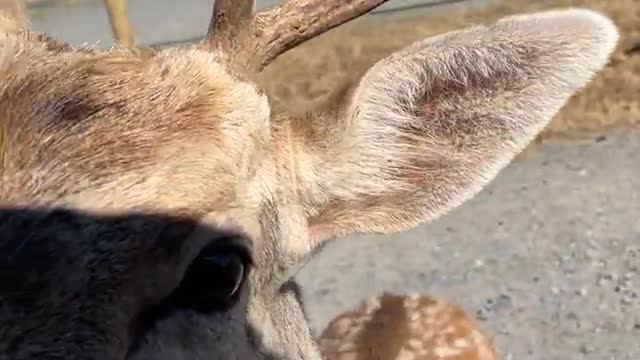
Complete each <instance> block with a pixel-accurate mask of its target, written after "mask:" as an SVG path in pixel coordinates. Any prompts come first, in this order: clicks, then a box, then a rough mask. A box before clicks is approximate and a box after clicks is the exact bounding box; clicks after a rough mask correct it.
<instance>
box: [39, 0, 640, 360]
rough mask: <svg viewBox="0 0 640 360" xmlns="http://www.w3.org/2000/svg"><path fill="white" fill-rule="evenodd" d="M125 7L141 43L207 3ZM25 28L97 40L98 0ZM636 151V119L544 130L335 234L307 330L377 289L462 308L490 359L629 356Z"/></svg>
mask: <svg viewBox="0 0 640 360" xmlns="http://www.w3.org/2000/svg"><path fill="white" fill-rule="evenodd" d="M482 1H483V0H474V3H475V4H478V3H482ZM272 2H273V1H272ZM428 2H433V1H428V0H424V1H419V0H418V1H402V0H397V1H391V2H390V3H389V4H388V5H386V6H387V8H390V7H402V6H406V5H411V4H415V3H428ZM258 5H259V7H264V6H267V5H269V4H268V1H259V2H258ZM129 8H130V12H131V16H132V21H133V25H134V28H135V31H136V36H137V39H138V41H139V43H141V44H149V43H155V42H162V41H175V40H181V39H185V38H189V37H194V36H198V35H201V34H202V32H203V29H205V28H206V24H207V22H208V18H209V14H210V13H209V11H210V9H211V1H210V0H181V1H171V0H129ZM444 9H446V8H443V9H435V10H430V11H439V10H444ZM33 27H34V28H35V29H37V30H41V31H47V32H49V33H52V34H54V35H56V36H58V37H60V38H62V39H64V40H67V41H70V42H72V43H83V42H88V43H95V42H96V41H101V44H102V45H103V46H109V45H110V44H111V33H110V29H109V26H108V22H107V18H106V14H105V12H104V8H103V7H102V1H101V0H82V1H76V2H75V3H74V4H73V5H69V6H54V7H46V8H45V9H44V10H38V12H37V13H36V14H35V16H33ZM638 154H640V130H628V129H621V130H612V131H608V132H603V133H593V134H590V135H585V137H583V138H580V139H572V140H562V139H556V140H549V141H547V142H545V143H544V144H543V145H542V146H541V147H540V148H538V149H537V150H536V151H534V152H533V153H531V154H530V155H529V156H527V157H526V158H522V159H520V160H518V161H515V162H514V163H512V164H511V165H510V166H509V167H508V168H506V169H505V170H504V171H503V172H502V173H501V174H500V175H499V176H498V177H497V179H496V180H495V181H493V182H492V183H491V184H490V185H489V186H488V187H487V188H486V189H485V190H484V191H483V192H482V193H481V194H480V195H479V196H477V197H476V198H474V199H473V200H471V201H469V202H467V203H466V204H464V205H463V206H461V207H460V208H458V209H456V210H454V211H453V212H451V213H450V214H448V215H446V216H444V217H442V218H440V219H438V220H437V221H435V222H433V223H430V224H426V225H424V226H421V227H419V228H416V229H414V230H411V231H407V232H404V233H400V234H396V235H392V236H358V237H352V238H349V239H342V240H338V241H335V242H334V243H332V244H331V245H329V246H328V247H327V248H326V249H325V250H324V251H323V252H322V253H321V254H320V255H319V256H318V257H317V258H316V259H314V260H313V261H312V262H311V263H309V264H308V266H307V267H306V268H305V269H303V271H302V272H301V273H300V274H299V280H300V281H301V282H302V284H303V285H304V286H305V289H306V290H305V294H306V295H305V298H306V300H307V301H306V302H307V305H308V311H309V314H310V316H311V319H312V324H313V327H314V329H315V330H316V331H320V330H321V329H322V328H323V327H324V326H325V325H326V324H327V323H328V321H329V320H330V319H331V318H332V317H334V316H335V315H337V314H338V313H339V312H341V311H344V310H346V309H348V308H349V307H351V306H354V305H356V304H358V303H359V302H360V301H361V300H363V299H365V298H367V297H370V296H375V295H378V294H380V293H381V292H382V291H385V290H386V291H394V292H399V293H407V292H421V293H428V294H432V295H435V296H438V297H442V298H444V299H447V300H449V301H452V302H455V303H458V304H460V305H462V306H463V307H464V308H465V309H466V310H467V311H468V312H470V313H471V314H474V315H475V316H476V317H477V318H478V319H479V320H480V321H481V322H480V324H481V325H482V327H483V328H484V329H485V330H486V331H487V332H488V333H489V334H491V335H494V336H495V340H496V344H497V346H498V350H499V352H500V354H501V358H502V359H504V360H513V359H517V360H529V359H531V360H573V359H576V360H577V359H589V360H637V359H640V273H639V272H640V221H639V219H640V157H639V155H638Z"/></svg>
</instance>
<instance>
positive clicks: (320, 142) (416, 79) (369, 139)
mask: <svg viewBox="0 0 640 360" xmlns="http://www.w3.org/2000/svg"><path fill="white" fill-rule="evenodd" d="M617 39H618V32H617V29H616V27H615V25H614V24H613V23H612V22H611V21H610V20H609V19H608V18H606V17H605V16H603V15H601V14H599V13H596V12H593V11H590V10H584V9H568V10H557V11H547V12H541V13H534V14H529V15H519V16H512V17H508V18H505V19H503V20H501V21H499V22H497V23H496V24H494V25H491V26H479V27H475V28H471V29H468V30H464V31H457V32H451V33H447V34H443V35H439V36H436V37H433V38H430V39H426V40H424V41H421V42H418V43H415V44H413V45H411V46H409V47H407V48H405V49H404V50H401V51H399V52H397V53H395V54H392V55H391V56H389V57H388V58H386V59H383V60H382V61H380V62H379V63H377V64H376V65H374V66H373V67H372V68H371V69H370V70H369V71H368V72H367V73H366V74H365V76H364V77H363V78H362V80H361V81H360V83H359V85H358V86H357V88H356V89H355V91H354V92H353V94H351V95H350V97H349V98H348V100H347V101H346V105H345V106H343V107H342V108H341V109H340V111H337V112H331V113H330V115H329V113H325V114H324V115H321V116H317V117H314V118H313V119H305V121H304V122H299V123H295V122H294V125H293V128H294V129H293V133H294V137H297V138H296V139H294V142H295V144H294V147H296V149H297V150H296V153H297V154H298V155H297V159H296V162H297V163H298V164H299V165H298V173H299V174H300V175H299V176H300V177H301V183H302V184H303V188H304V194H303V201H304V203H305V205H306V206H307V208H308V209H309V223H310V227H311V233H312V234H313V237H314V241H321V240H323V239H326V238H328V237H331V236H335V235H344V234H347V233H352V232H383V233H388V232H394V231H400V230H404V229H407V228H410V227H413V226H415V225H417V224H419V223H421V222H424V221H427V220H432V219H434V218H436V217H438V216H439V215H441V214H443V213H445V212H446V211H448V210H450V209H452V208H454V207H456V206H458V205H459V204H461V203H462V202H464V201H465V200H467V199H469V198H471V197H472V196H474V195H475V194H476V193H477V192H479V191H480V190H481V189H482V188H483V187H484V186H485V185H486V184H487V183H488V182H489V181H490V180H492V179H493V178H494V177H495V176H496V175H497V173H498V172H499V171H500V170H501V169H502V168H503V167H504V166H506V165H507V164H508V163H509V162H510V161H511V160H512V159H513V158H514V156H515V155H516V154H517V153H519V152H520V151H521V150H522V149H523V148H524V147H525V146H526V145H527V144H528V143H529V142H530V141H531V140H532V139H534V138H535V136H536V135H537V134H538V133H539V132H540V131H541V130H542V129H543V128H544V127H545V126H546V125H547V124H548V123H549V121H550V120H551V119H552V117H553V116H554V115H555V114H556V113H557V112H558V110H559V109H560V108H561V107H562V106H563V105H564V104H565V102H566V101H567V100H568V99H569V97H571V96H572V95H573V94H574V93H576V92H577V91H578V90H579V89H580V88H582V87H583V86H584V85H585V84H587V83H588V82H589V81H590V80H591V78H592V77H593V76H594V74H596V73H597V72H598V71H599V70H600V69H602V68H603V67H604V66H605V65H606V64H607V62H608V60H609V57H610V55H611V53H612V52H613V49H614V47H615V45H616V43H617Z"/></svg>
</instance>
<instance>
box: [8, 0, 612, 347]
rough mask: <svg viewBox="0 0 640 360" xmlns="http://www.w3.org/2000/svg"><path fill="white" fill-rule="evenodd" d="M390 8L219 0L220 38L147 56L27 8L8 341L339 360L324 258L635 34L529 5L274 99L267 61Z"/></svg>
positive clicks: (496, 148)
mask: <svg viewBox="0 0 640 360" xmlns="http://www.w3.org/2000/svg"><path fill="white" fill-rule="evenodd" d="M383 2H384V1H383V0H373V1H372V0H356V1H338V0H335V1H333V0H332V1H328V0H300V1H285V2H283V3H282V4H280V5H278V6H276V7H274V8H272V9H270V10H268V11H265V12H262V13H258V14H256V15H254V14H253V8H254V6H253V1H237V0H233V1H232V0H218V1H216V4H215V6H214V12H213V20H212V22H211V26H210V28H209V31H208V35H207V39H206V40H205V41H204V42H203V43H201V44H197V45H193V46H187V47H180V48H171V49H166V50H161V51H157V52H153V53H147V52H145V53H144V54H143V53H140V54H138V53H137V52H132V51H129V50H127V49H123V48H114V49H112V50H110V51H107V52H101V51H98V50H95V49H92V48H76V47H73V46H71V45H69V44H66V43H64V42H61V41H57V40H55V39H53V38H51V37H49V36H47V35H46V34H40V33H35V32H32V31H29V30H26V25H25V24H24V23H18V22H16V21H15V19H16V18H13V19H14V22H13V23H11V21H8V20H7V19H8V18H9V17H6V16H5V18H4V19H5V20H3V23H2V24H4V25H3V26H2V27H0V29H2V33H1V34H0V206H1V211H0V353H1V354H2V355H3V356H2V357H5V358H10V359H16V360H24V359H36V358H37V359H43V360H46V359H109V360H117V359H130V360H141V359H153V360H163V359H172V360H177V359H205V358H206V359H319V358H320V355H319V352H318V350H317V347H316V345H315V342H314V340H313V338H312V335H311V333H310V331H309V329H308V325H307V322H306V320H305V315H304V312H303V308H302V305H301V301H300V296H299V289H298V287H297V285H296V283H295V282H294V281H293V276H294V275H295V273H296V272H297V271H298V270H299V268H300V267H301V266H302V265H303V264H304V263H305V261H307V260H308V259H309V258H310V257H311V256H313V254H314V253H315V252H316V250H317V249H319V248H320V247H321V246H322V245H323V244H325V243H326V242H327V241H329V240H330V239H334V238H336V237H339V236H342V235H347V234H351V233H362V232H383V233H390V232H395V231H402V230H404V229H408V228H410V227H413V226H415V225H417V224H419V223H422V222H425V221H428V220H432V219H434V218H436V217H437V216H439V215H441V214H443V213H445V212H446V211H447V210H449V209H451V208H453V207H455V206H457V205H459V204H460V203H462V202H463V201H464V200H466V199H468V198H470V197H472V196H473V195H474V194H475V193H477V192H478V191H479V190H480V189H481V188H482V187H483V186H484V185H485V184H486V183H487V182H488V181H490V180H491V179H492V178H493V177H494V176H495V175H496V174H497V172H498V171H499V170H500V169H501V168H502V167H504V166H505V165H506V164H507V163H508V162H509V161H510V160H511V159H512V158H513V157H514V156H515V155H516V153H518V152H519V151H521V150H522V149H523V148H524V147H525V145H526V144H527V143H528V142H529V141H530V140H531V139H533V138H534V137H535V135H536V134H537V133H538V132H539V131H540V130H541V129H542V128H543V127H544V126H545V125H546V124H547V123H548V122H549V121H550V119H551V118H552V116H553V115H554V114H555V113H556V112H557V111H558V110H559V109H560V108H561V107H562V106H563V104H564V103H565V101H566V100H567V99H568V98H569V97H570V96H571V95H572V94H574V93H575V92H576V91H578V90H579V89H580V88H581V87H582V86H584V85H585V84H586V83H587V82H588V81H589V80H590V79H591V78H592V76H593V75H594V74H595V73H596V72H597V71H599V70H600V69H601V68H602V67H603V66H605V64H606V63H607V61H608V58H609V55H610V53H611V52H612V50H613V48H614V46H615V44H616V41H617V31H616V28H615V26H614V25H613V24H612V23H611V21H609V20H608V19H607V18H605V17H604V16H602V15H600V14H597V13H594V12H592V11H589V10H579V9H569V10H562V11H550V12H543V13H537V14H532V15H522V16H513V17H509V18H506V19H503V20H501V21H499V22H497V23H495V24H493V25H490V26H479V27H474V28H471V29H468V30H464V31H458V32H453V33H448V34H443V35H440V36H436V37H433V38H430V39H426V40H424V41H420V42H417V43H415V44H413V45H411V46H409V47H407V48H405V49H403V50H401V51H399V52H397V53H395V54H392V55H391V56H389V57H387V58H386V59H383V60H382V61H380V62H379V63H377V64H376V65H375V66H373V67H372V68H371V69H370V70H369V71H368V72H367V73H366V74H365V75H364V77H362V79H361V80H360V81H359V82H358V83H357V84H355V85H354V86H353V87H352V88H351V89H350V90H349V91H347V92H345V93H344V96H342V97H341V101H339V102H336V103H332V104H326V106H323V107H319V108H314V109H308V110H307V111H305V112H304V113H286V112H282V111H275V110H271V109H270V106H269V101H268V98H267V96H266V95H265V94H264V93H263V91H261V89H260V86H259V84H258V83H257V81H256V80H254V79H255V78H256V74H258V72H259V71H260V70H261V69H262V68H263V67H265V66H266V65H268V64H269V62H270V61H272V60H273V59H275V58H276V57H277V56H278V55H279V54H281V53H283V52H285V51H286V50H287V49H289V48H292V47H294V46H296V45H298V44H300V43H301V42H303V41H305V40H307V39H309V38H312V37H313V36H316V35H318V34H320V33H322V32H324V31H327V30H328V29H330V28H332V27H334V26H337V25H339V24H341V23H343V22H345V21H348V20H349V19H352V18H355V17H357V16H359V15H361V14H363V13H365V12H367V11H368V10H371V9H372V8H374V7H376V6H378V5H380V4H381V3H383ZM4 3H6V1H5V2H4ZM232 4H233V6H232ZM0 10H1V9H0Z"/></svg>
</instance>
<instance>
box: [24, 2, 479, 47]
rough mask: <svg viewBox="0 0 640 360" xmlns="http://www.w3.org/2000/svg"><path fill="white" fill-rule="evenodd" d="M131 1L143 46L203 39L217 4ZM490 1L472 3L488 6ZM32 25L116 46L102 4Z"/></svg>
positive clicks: (48, 14) (44, 15)
mask: <svg viewBox="0 0 640 360" xmlns="http://www.w3.org/2000/svg"><path fill="white" fill-rule="evenodd" d="M128 1H129V6H128V9H129V15H130V17H131V22H132V26H133V28H134V31H135V34H136V42H137V43H138V44H140V45H148V44H154V43H159V42H166V41H179V40H183V39H190V38H194V37H199V36H202V35H203V34H204V32H205V31H206V29H207V24H208V22H209V17H210V15H211V8H212V4H213V2H212V0H180V1H175V0H128ZM459 1H461V0H392V1H389V2H388V3H387V4H385V5H383V6H381V7H380V8H378V9H377V10H376V11H377V12H378V13H380V12H388V11H391V10H399V9H403V8H413V7H415V6H418V5H428V4H439V3H449V2H454V3H455V2H459ZM487 1H488V0H471V1H469V2H471V3H474V4H484V3H486V2H487ZM62 2H63V3H64V2H65V1H64V0H62ZM277 2H278V0H258V1H257V2H256V6H257V8H259V9H260V8H264V7H267V6H271V5H273V4H275V3H277ZM441 8H442V7H441ZM445 8H446V6H445ZM434 11H438V9H437V8H436V9H435V10H434ZM32 21H33V28H34V29H36V30H39V31H44V32H47V33H50V34H54V35H55V36H57V37H59V38H61V39H64V40H66V41H69V42H71V43H74V44H83V43H90V44H94V43H96V42H99V43H100V45H101V46H104V47H108V46H110V45H111V44H112V43H113V41H112V36H111V29H110V27H109V22H108V19H107V15H106V12H105V9H104V5H103V2H102V0H76V1H74V2H72V3H71V4H65V5H61V6H49V7H46V8H45V10H40V9H39V10H36V11H34V15H33V16H32Z"/></svg>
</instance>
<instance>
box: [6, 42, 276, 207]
mask: <svg viewBox="0 0 640 360" xmlns="http://www.w3.org/2000/svg"><path fill="white" fill-rule="evenodd" d="M20 36H22V37H23V39H20V40H22V41H21V42H20V44H19V49H16V45H15V40H16V39H15V38H11V36H6V37H5V38H4V39H3V40H2V41H4V42H7V44H9V43H11V44H12V46H11V47H4V49H9V50H12V51H14V52H13V54H12V55H11V56H10V57H9V59H7V56H6V54H2V56H0V58H2V59H3V66H2V68H3V69H4V71H3V72H0V77H2V78H3V81H2V85H0V102H1V103H3V104H10V105H11V107H8V106H3V107H2V109H0V118H2V123H1V124H0V125H2V126H1V127H0V133H1V134H2V136H0V138H1V139H2V146H1V147H0V149H1V151H2V156H0V159H3V164H2V167H0V171H1V173H0V176H1V177H2V180H3V181H2V186H1V187H0V192H2V194H3V199H5V201H8V202H9V203H28V204H29V205H43V204H38V203H44V204H47V205H49V204H52V203H53V204H55V203H64V204H66V205H73V206H74V207H80V208H85V207H91V208H98V209H105V208H115V209H119V208H123V209H126V208H130V207H147V206H148V207H152V208H156V209H157V208H159V209H166V208H186V207H188V208H191V209H194V208H198V207H205V206H217V208H218V210H219V209H220V208H221V207H222V206H224V204H229V203H231V202H236V203H237V202H238V201H240V199H238V198H237V196H238V194H243V197H249V198H251V197H252V196H253V195H256V194H254V193H252V192H251V191H247V190H248V188H250V185H249V184H250V183H251V181H252V179H253V177H254V176H255V175H256V173H257V172H258V171H259V168H260V166H261V164H264V163H265V162H264V161H263V160H264V158H265V157H266V154H267V153H268V151H267V150H268V148H269V138H270V124H269V113H270V109H269V104H268V101H267V98H266V96H264V95H263V94H261V93H260V91H259V90H258V89H257V88H256V87H255V85H253V84H252V83H249V82H245V81H242V80H240V79H238V78H237V77H236V76H234V75H233V74H232V73H231V72H230V71H229V70H228V69H227V68H226V66H225V65H224V63H223V62H221V61H219V59H218V57H217V55H216V54H215V53H209V52H205V51H202V50H199V49H197V48H187V49H170V50H165V51H160V52H158V53H156V54H154V55H153V56H151V57H141V56H136V55H134V54H132V53H130V52H128V51H125V50H118V49H116V50H112V51H110V52H97V51H91V50H86V49H69V50H68V51H64V50H61V49H54V48H53V47H52V46H50V44H47V43H45V44H42V43H38V42H34V41H33V40H34V39H33V36H31V37H29V35H20ZM26 37H29V38H26ZM0 48H2V47H0ZM9 50H7V51H9ZM16 50H20V51H16ZM16 69H20V73H17V74H16ZM34 203H35V204H34ZM216 203H217V204H218V205H215V204H216ZM203 210H210V209H203Z"/></svg>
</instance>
